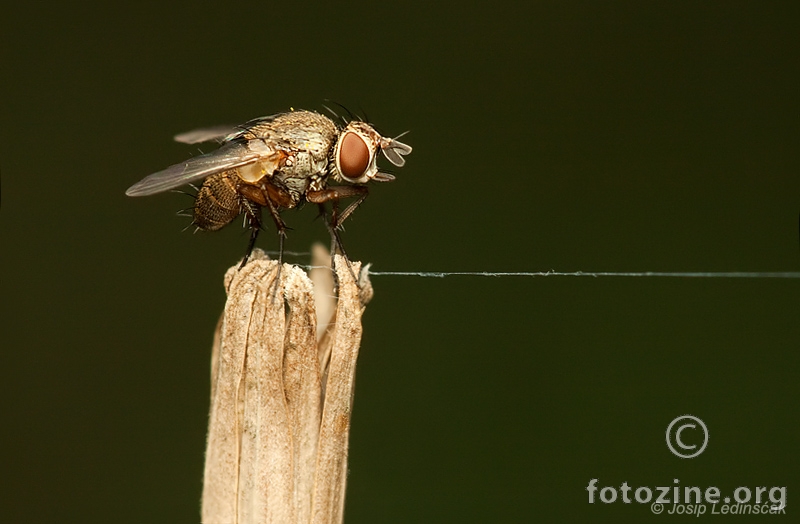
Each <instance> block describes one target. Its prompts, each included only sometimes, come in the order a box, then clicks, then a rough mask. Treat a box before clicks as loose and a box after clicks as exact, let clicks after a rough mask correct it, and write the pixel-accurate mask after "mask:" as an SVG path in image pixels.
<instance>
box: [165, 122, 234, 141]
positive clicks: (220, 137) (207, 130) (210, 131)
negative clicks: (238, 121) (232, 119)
mask: <svg viewBox="0 0 800 524" xmlns="http://www.w3.org/2000/svg"><path fill="white" fill-rule="evenodd" d="M240 129H241V128H239V127H236V126H214V127H204V128H202V129H193V130H192V131H187V132H186V133H181V134H180V135H175V136H174V137H173V138H174V139H175V141H176V142H181V143H182V144H199V143H200V142H211V141H212V140H214V141H216V142H223V141H225V138H226V137H227V136H229V135H232V134H234V133H236V132H238V131H239V130H240Z"/></svg>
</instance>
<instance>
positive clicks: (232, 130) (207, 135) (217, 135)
mask: <svg viewBox="0 0 800 524" xmlns="http://www.w3.org/2000/svg"><path fill="white" fill-rule="evenodd" d="M276 116H279V114H275V115H269V116H260V117H258V118H254V119H252V120H248V121H247V122H245V123H244V124H241V125H238V126H228V125H223V126H212V127H203V128H200V129H193V130H192V131H187V132H186V133H181V134H179V135H175V136H174V137H173V138H174V139H175V141H176V142H181V143H183V144H199V143H200V142H211V141H212V140H213V141H216V142H228V141H231V140H234V139H236V138H239V137H240V136H242V134H244V133H245V132H247V131H248V130H249V129H251V128H253V127H255V126H258V125H261V124H265V123H267V122H272V121H273V120H275V117H276Z"/></svg>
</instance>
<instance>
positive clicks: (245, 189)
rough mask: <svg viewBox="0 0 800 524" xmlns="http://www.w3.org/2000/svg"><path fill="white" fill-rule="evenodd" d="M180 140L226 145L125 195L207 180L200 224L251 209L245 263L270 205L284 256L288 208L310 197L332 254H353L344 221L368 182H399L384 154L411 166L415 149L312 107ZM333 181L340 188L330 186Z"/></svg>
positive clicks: (197, 212)
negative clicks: (381, 165) (383, 167)
mask: <svg viewBox="0 0 800 524" xmlns="http://www.w3.org/2000/svg"><path fill="white" fill-rule="evenodd" d="M175 140H176V141H178V142H183V143H186V144H196V143H200V142H208V141H211V140H216V141H218V142H220V143H221V147H220V148H219V149H217V150H216V151H213V152H211V153H207V154H203V155H200V156H197V157H195V158H192V159H190V160H187V161H186V162H182V163H180V164H175V165H173V166H170V167H168V168H166V169H164V170H163V171H159V172H157V173H153V174H152V175H150V176H148V177H146V178H144V179H142V180H141V181H139V182H137V183H136V184H134V185H133V186H131V187H130V188H129V189H128V190H127V191H126V192H125V194H126V195H128V196H146V195H153V194H156V193H162V192H164V191H168V190H171V189H175V188H177V187H180V186H183V185H186V184H191V183H192V182H197V181H200V180H202V181H203V183H202V185H201V186H200V188H199V190H198V192H197V196H196V198H195V203H194V208H193V219H192V223H193V224H194V225H195V226H196V227H197V228H198V229H202V230H205V231H216V230H218V229H221V228H222V227H224V226H226V225H227V224H229V223H231V222H232V221H233V220H234V219H235V218H236V217H238V216H239V215H241V214H244V215H245V219H246V221H247V224H248V226H249V228H250V242H249V244H248V246H247V252H246V253H245V256H244V259H243V260H242V264H241V266H240V267H244V265H245V264H246V263H247V260H248V258H249V257H250V254H251V253H252V251H253V247H254V246H255V242H256V238H257V237H258V233H259V231H260V230H261V226H262V221H261V211H262V209H263V208H267V210H268V211H269V213H270V216H271V217H272V220H273V221H274V222H275V227H276V229H277V231H278V238H279V242H280V259H282V257H283V241H284V239H285V237H286V229H287V227H286V224H285V223H284V221H283V219H282V218H281V215H280V212H281V210H283V209H291V208H294V207H297V206H299V205H300V204H302V203H304V202H310V203H312V204H317V205H318V206H319V208H320V213H321V214H322V216H323V217H325V221H326V224H327V226H328V230H329V231H330V234H331V240H332V244H333V249H332V251H333V250H335V249H338V251H339V252H341V253H342V255H344V256H345V258H346V256H347V255H346V254H345V252H344V249H343V248H342V244H341V239H340V238H339V228H340V227H341V225H342V223H343V222H344V221H345V220H346V219H347V217H349V216H350V215H351V214H352V213H353V211H355V210H356V208H357V207H358V206H359V205H360V204H361V203H362V202H363V201H364V199H366V198H367V195H368V194H369V189H368V188H367V183H369V182H371V181H375V182H389V181H391V180H394V176H392V175H390V174H388V173H383V172H380V171H379V170H378V166H377V159H378V152H381V153H383V155H384V156H385V157H386V159H387V160H389V162H391V163H392V164H393V165H395V166H398V167H401V166H403V164H405V159H404V158H403V156H405V155H408V154H409V153H411V147H410V146H408V145H406V144H403V143H402V142H399V141H397V140H395V139H393V138H385V137H383V136H381V135H380V134H379V133H378V132H377V131H376V130H375V129H374V128H373V127H372V126H371V125H370V124H368V123H366V122H362V121H351V122H349V123H346V124H345V125H339V124H337V123H336V122H334V121H333V120H331V119H330V118H328V117H326V116H324V115H321V114H319V113H315V112H311V111H290V112H288V113H280V114H277V115H272V116H267V117H261V118H256V119H254V120H251V121H249V122H247V123H246V124H243V125H241V126H238V127H237V128H235V129H230V128H227V127H212V128H205V129H197V130H195V131H190V132H188V133H183V134H180V135H177V136H176V137H175ZM330 181H333V182H336V183H337V185H329V182H330ZM346 198H354V199H355V200H353V201H352V202H351V203H350V204H349V205H348V206H347V207H346V208H345V209H344V211H342V212H340V211H339V201H340V200H341V199H346ZM328 202H330V203H331V213H330V217H329V216H328V213H327V209H326V206H325V205H326V204H327V203H328Z"/></svg>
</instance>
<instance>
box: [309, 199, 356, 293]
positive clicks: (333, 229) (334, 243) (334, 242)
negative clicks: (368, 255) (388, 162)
mask: <svg viewBox="0 0 800 524" xmlns="http://www.w3.org/2000/svg"><path fill="white" fill-rule="evenodd" d="M367 195H369V189H367V187H366V186H336V187H329V188H327V189H321V190H319V191H308V192H307V193H306V200H308V201H309V202H312V203H314V204H318V205H319V209H320V214H322V216H323V218H324V219H325V225H326V226H327V227H328V232H329V233H330V235H331V268H332V269H333V270H334V271H333V275H334V278H336V271H335V269H336V268H335V264H334V262H333V261H334V260H335V259H334V258H333V256H334V255H335V254H336V252H337V251H338V252H339V253H341V255H342V256H343V257H344V259H345V261H346V262H347V267H348V269H350V274H351V275H353V280H355V281H356V282H357V281H358V279H357V278H356V276H355V274H354V273H353V267H352V265H350V258H349V257H348V256H347V252H345V250H344V246H343V245H342V239H341V237H340V236H339V229H340V228H341V226H342V223H343V222H344V221H345V220H346V219H347V217H349V216H350V215H351V214H352V213H353V211H355V210H356V208H358V206H360V205H361V203H362V202H363V201H364V199H365V198H367ZM349 197H357V198H356V200H355V201H353V202H351V203H350V205H349V206H347V207H346V208H345V210H344V212H342V213H341V214H339V200H340V199H342V198H349ZM326 202H330V203H331V217H330V220H328V214H327V210H326V209H325V203H326Z"/></svg>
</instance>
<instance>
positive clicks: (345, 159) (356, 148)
mask: <svg viewBox="0 0 800 524" xmlns="http://www.w3.org/2000/svg"><path fill="white" fill-rule="evenodd" d="M369 161H370V152H369V147H367V143H366V142H365V141H364V139H363V138H361V137H360V136H359V135H357V134H356V133H353V132H351V131H350V132H347V133H345V135H344V136H343V137H342V145H341V147H340V148H339V169H341V172H342V175H343V176H344V177H345V178H351V179H357V178H361V176H362V175H363V174H364V172H365V171H366V170H367V167H369Z"/></svg>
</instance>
